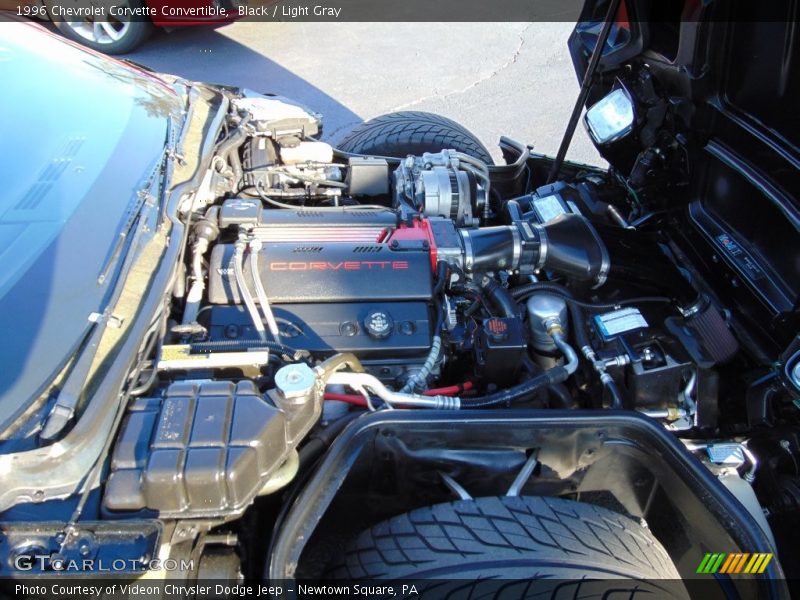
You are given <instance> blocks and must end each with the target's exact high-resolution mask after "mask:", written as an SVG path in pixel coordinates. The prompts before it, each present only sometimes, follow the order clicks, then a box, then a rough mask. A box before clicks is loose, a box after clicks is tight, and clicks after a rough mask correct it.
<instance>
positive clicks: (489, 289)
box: [480, 277, 519, 317]
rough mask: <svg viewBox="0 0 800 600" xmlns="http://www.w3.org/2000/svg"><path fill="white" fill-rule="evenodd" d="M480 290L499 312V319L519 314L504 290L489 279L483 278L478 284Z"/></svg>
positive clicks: (517, 308) (514, 302) (515, 304)
mask: <svg viewBox="0 0 800 600" xmlns="http://www.w3.org/2000/svg"><path fill="white" fill-rule="evenodd" d="M480 287H481V290H483V293H484V294H486V297H487V298H488V299H489V301H490V302H491V303H492V304H493V305H494V307H495V308H497V309H498V310H499V311H500V316H501V317H514V316H516V315H517V314H519V307H518V306H517V303H516V301H515V300H514V298H513V297H512V296H511V294H510V293H509V292H508V290H507V289H506V288H504V287H503V286H502V285H500V284H499V283H497V282H496V281H495V280H494V279H492V278H491V277H484V278H483V279H482V280H481V283H480Z"/></svg>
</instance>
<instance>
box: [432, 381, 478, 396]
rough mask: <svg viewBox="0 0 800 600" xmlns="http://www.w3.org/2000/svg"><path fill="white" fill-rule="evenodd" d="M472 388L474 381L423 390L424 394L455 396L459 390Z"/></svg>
mask: <svg viewBox="0 0 800 600" xmlns="http://www.w3.org/2000/svg"><path fill="white" fill-rule="evenodd" d="M471 389H472V382H471V381H465V382H464V383H460V384H458V385H448V386H447V387H440V388H431V389H429V390H425V391H424V392H422V394H423V395H424V396H455V395H456V394H458V393H459V392H464V391H466V390H471Z"/></svg>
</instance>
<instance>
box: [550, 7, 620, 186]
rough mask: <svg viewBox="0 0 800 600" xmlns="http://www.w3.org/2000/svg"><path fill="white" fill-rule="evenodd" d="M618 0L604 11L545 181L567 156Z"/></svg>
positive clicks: (555, 176) (553, 175) (554, 177)
mask: <svg viewBox="0 0 800 600" xmlns="http://www.w3.org/2000/svg"><path fill="white" fill-rule="evenodd" d="M619 3H620V0H611V2H610V3H609V5H608V12H607V13H606V18H605V21H603V28H602V29H601V30H600V35H599V36H598V38H597V42H596V43H595V46H594V50H593V51H592V57H591V58H590V59H589V64H588V65H587V67H586V72H585V73H584V74H583V81H582V82H581V91H580V94H578V99H577V101H576V102H575V106H574V107H573V109H572V115H571V116H570V118H569V122H568V123H567V130H566V131H565V132H564V137H563V138H561V145H560V146H559V147H558V154H556V158H555V160H554V161H553V165H552V166H551V167H550V173H549V175H548V176H547V183H553V182H554V181H555V180H556V178H557V177H558V174H559V172H560V171H561V165H563V164H564V158H565V157H566V156H567V150H568V149H569V145H570V143H571V142H572V136H573V135H575V128H576V127H577V125H578V119H579V118H580V116H581V112H582V111H583V105H584V104H586V98H587V97H588V96H589V90H590V89H591V87H592V81H593V80H594V74H595V72H596V71H597V66H598V65H599V64H600V58H601V57H602V56H603V48H605V46H606V41H608V35H609V33H611V26H612V25H613V24H614V19H615V17H616V15H617V10H618V9H619Z"/></svg>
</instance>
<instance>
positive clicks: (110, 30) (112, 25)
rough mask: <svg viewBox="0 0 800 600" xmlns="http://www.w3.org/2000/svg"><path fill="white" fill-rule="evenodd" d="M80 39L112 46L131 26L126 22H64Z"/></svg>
mask: <svg viewBox="0 0 800 600" xmlns="http://www.w3.org/2000/svg"><path fill="white" fill-rule="evenodd" d="M66 24H67V25H68V26H69V28H70V29H72V31H74V32H75V33H76V34H77V35H78V36H80V37H81V38H83V39H85V40H87V41H90V42H95V43H97V44H113V43H114V42H118V41H119V40H121V39H122V38H123V37H125V35H126V34H127V33H128V30H129V29H130V26H131V24H130V23H129V22H126V21H116V20H113V21H88V20H86V21H66Z"/></svg>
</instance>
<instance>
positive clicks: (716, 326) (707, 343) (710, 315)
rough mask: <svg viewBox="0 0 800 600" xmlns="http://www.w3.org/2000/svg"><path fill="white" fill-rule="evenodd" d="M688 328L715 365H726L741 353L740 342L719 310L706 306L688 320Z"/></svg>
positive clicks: (709, 305)
mask: <svg viewBox="0 0 800 600" xmlns="http://www.w3.org/2000/svg"><path fill="white" fill-rule="evenodd" d="M686 327H687V328H688V329H689V330H690V331H691V332H692V333H693V334H694V336H695V337H696V338H697V340H698V341H699V342H700V343H701V345H702V346H703V348H704V349H705V351H706V354H707V355H708V357H709V358H711V359H712V360H713V361H714V363H715V364H722V363H726V362H728V361H729V360H731V359H732V358H733V357H734V356H735V355H736V353H737V352H739V342H737V341H736V338H735V337H733V334H732V333H731V332H730V330H729V329H728V326H727V325H726V324H725V320H724V319H723V318H722V315H721V314H720V313H719V311H718V310H717V308H716V307H715V306H714V305H713V304H711V303H706V305H705V306H704V307H703V308H702V309H701V310H700V311H698V312H696V313H695V314H693V315H691V316H690V317H689V318H687V319H686Z"/></svg>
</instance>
